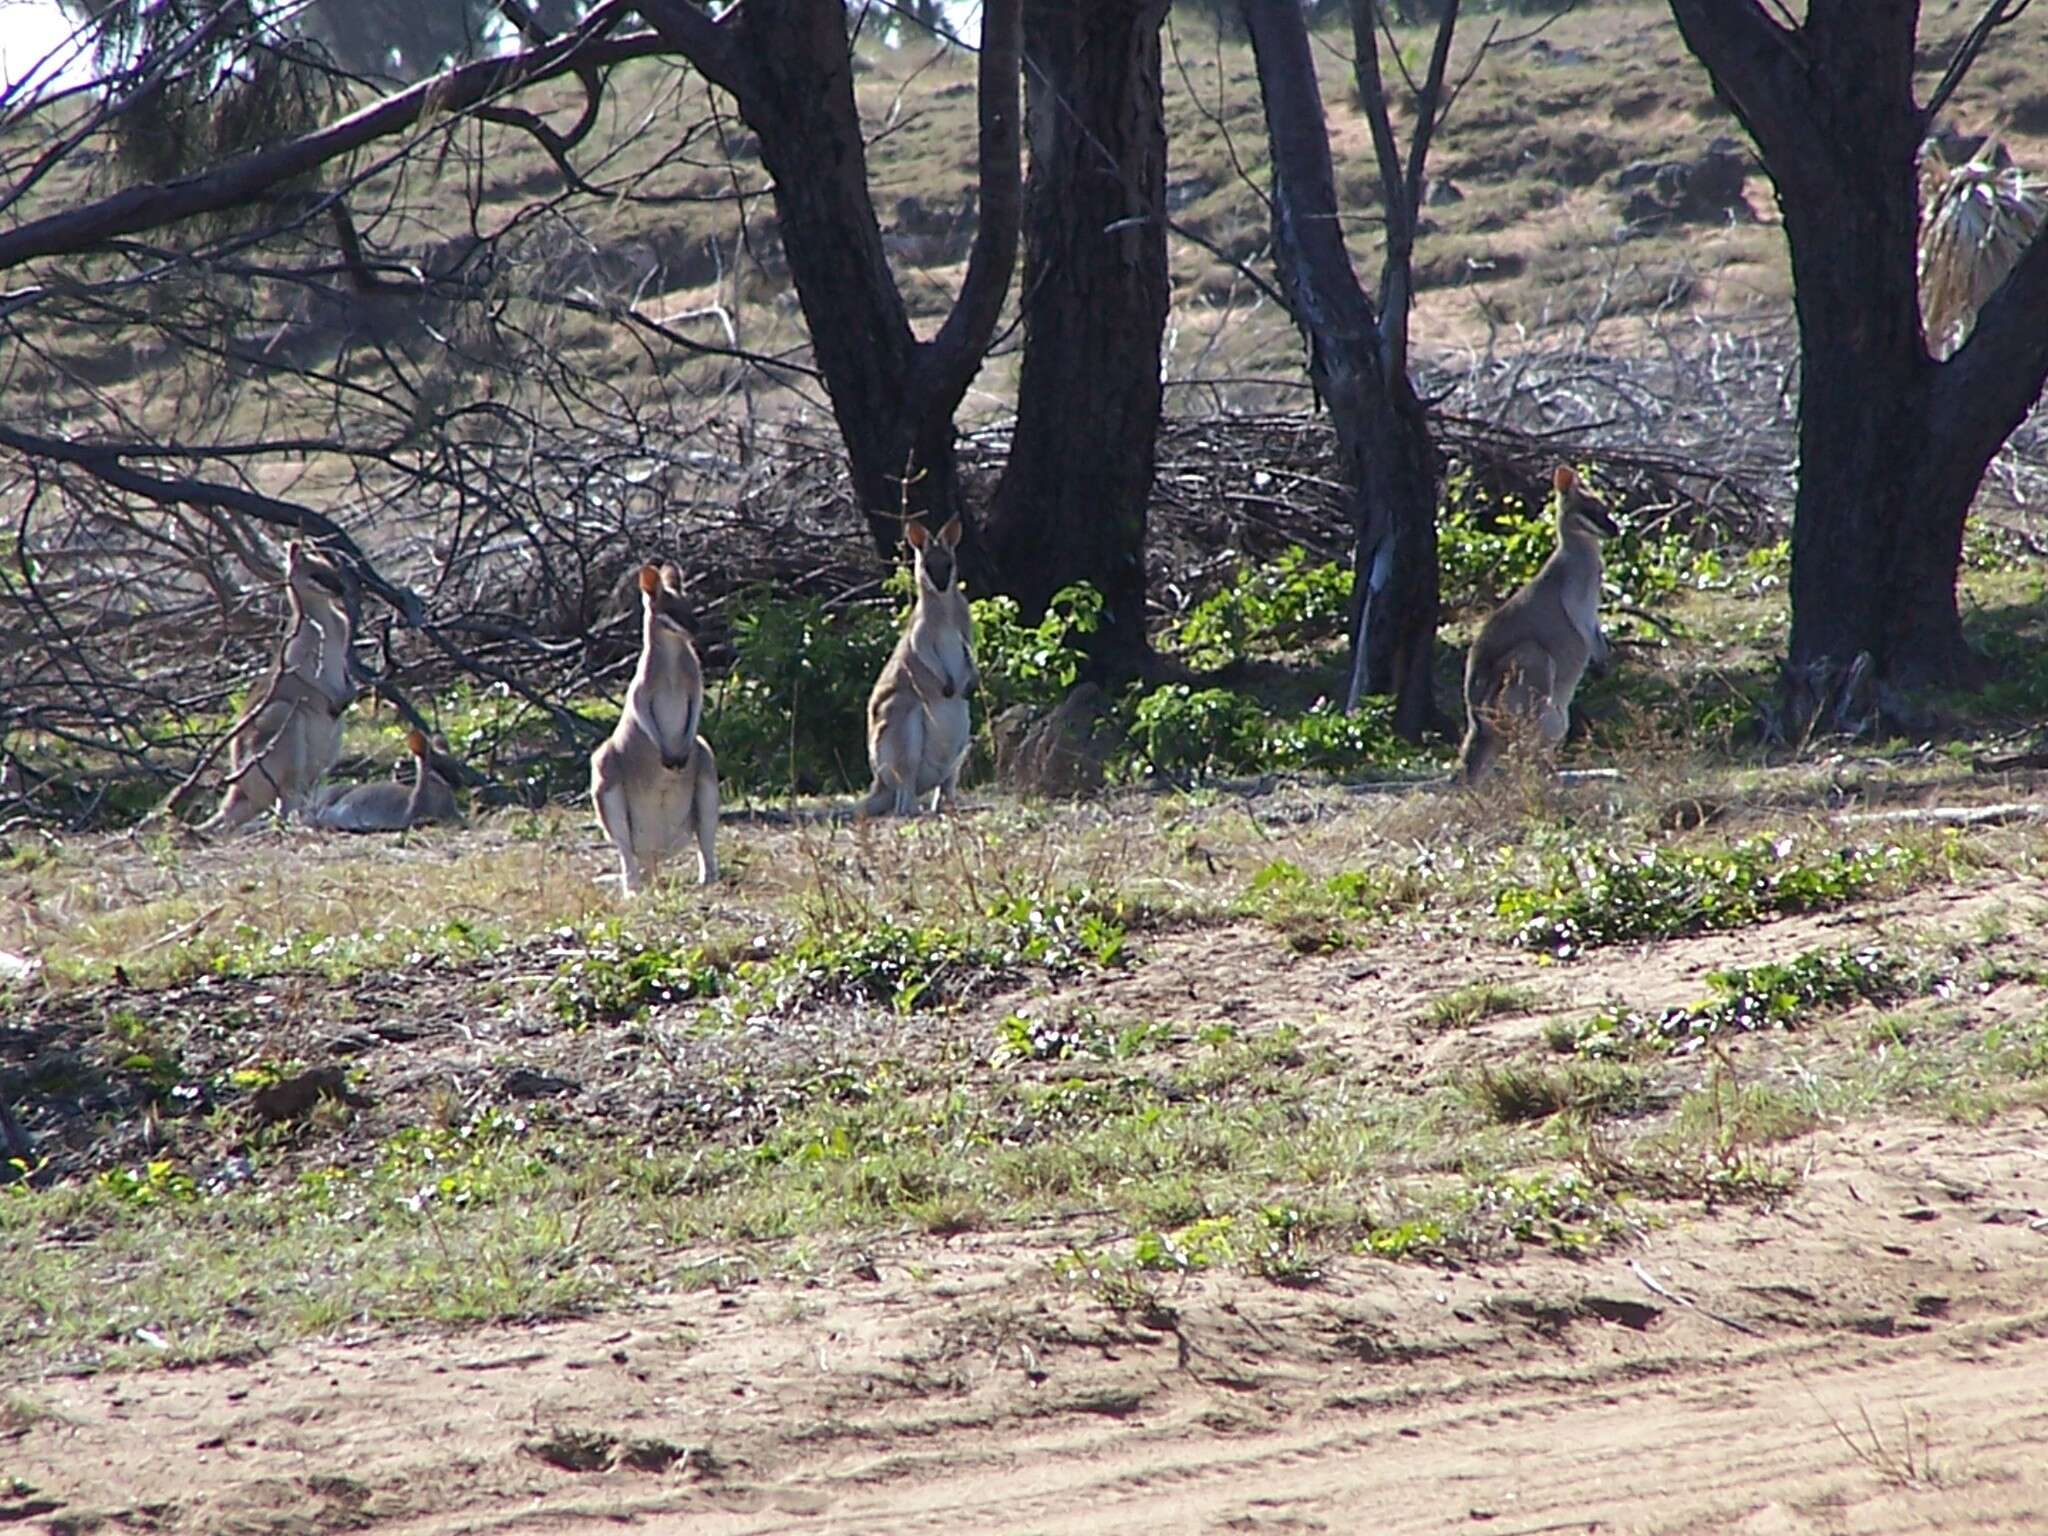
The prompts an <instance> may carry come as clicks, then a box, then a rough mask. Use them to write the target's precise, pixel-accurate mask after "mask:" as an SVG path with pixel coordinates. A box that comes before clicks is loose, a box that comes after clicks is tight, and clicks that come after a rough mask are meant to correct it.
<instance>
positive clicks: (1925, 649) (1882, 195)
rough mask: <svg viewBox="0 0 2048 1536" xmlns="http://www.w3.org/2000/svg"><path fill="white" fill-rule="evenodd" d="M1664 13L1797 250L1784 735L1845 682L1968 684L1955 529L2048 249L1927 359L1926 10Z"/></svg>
mask: <svg viewBox="0 0 2048 1536" xmlns="http://www.w3.org/2000/svg"><path fill="white" fill-rule="evenodd" d="M1671 8H1672V12H1673V14H1674V15H1675V16H1676V17H1677V19H1678V24H1679V28H1680V31H1681V32H1682V33H1683V34H1684V36H1685V40H1686V44H1687V46H1688V47H1690V48H1691V49H1692V51H1693V53H1694V54H1695V55H1697V56H1698V58H1699V59H1700V61H1701V62H1702V63H1703V64H1705V65H1706V67H1707V69H1708V72H1709V74H1710V75H1711V76H1712V77H1713V81H1714V88H1715V91H1716V92H1717V94H1719V95H1720V96H1721V97H1722V99H1723V100H1724V101H1726V102H1727V103H1728V104H1729V105H1730V106H1731V107H1733V108H1734V110H1735V112H1736V114H1737V115H1738V116H1739V117H1740V118H1741V119H1742V121H1743V124H1744V126H1745V127H1746V128H1748V130H1749V132H1750V135H1751V137H1752V138H1753V139H1755V141H1756V144H1757V148H1758V151H1759V153H1760V155H1761V157H1762V159H1763V163H1764V169H1765V170H1766V171H1767V172H1768V173H1769V175H1770V177H1771V180H1772V183H1773V185H1774V186H1775V187H1776V188H1777V193H1778V202H1779V205H1780V207H1781V208H1782V209H1783V211H1784V216H1785V237H1786V242H1787V244H1788V245H1789V247H1790V249H1791V256H1792V276H1793V286H1794V305H1795V308H1796V309H1797V311H1798V318H1799V350H1800V395H1799V491H1798V498H1797V501H1796V504H1795V507H1794V512H1793V524H1792V634H1791V641H1790V645H1789V647H1788V656H1787V665H1786V673H1785V680H1784V695H1785V705H1786V710H1785V713H1786V715H1787V716H1788V717H1789V718H1788V720H1787V722H1786V724H1787V726H1788V727H1789V733H1790V734H1799V733H1801V732H1804V731H1805V730H1807V729H1808V728H1809V727H1810V726H1811V724H1812V723H1813V720H1814V718H1815V716H1816V715H1817V714H1818V713H1819V712H1820V711H1822V710H1826V709H1829V708H1834V709H1835V711H1836V713H1837V714H1843V713H1846V712H1845V711H1843V710H1842V709H1841V703H1842V701H1841V700H1840V699H1839V697H1838V695H1839V693H1840V691H1841V688H1842V686H1843V680H1844V679H1863V678H1866V677H1867V679H1868V680H1869V681H1870V682H1871V683H1872V684H1873V685H1874V688H1875V692H1876V694H1877V696H1878V698H1879V700H1880V701H1882V700H1883V699H1884V698H1885V696H1886V695H1887V694H1895V693H1896V692H1897V691H1898V690H1903V689H1913V688H1925V687H1952V686H1958V685H1964V686H1968V685H1973V684H1975V683H1977V682H1980V681H1982V680H1983V677H1984V674H1985V664H1984V661H1983V659H1982V658H1981V657H1980V656H1979V655H1978V654H1977V653H1976V652H1974V651H1973V650H1972V649H1971V648H1970V646H1969V644H1968V642H1967V641H1966V639H1965V638H1964V635H1963V627H1962V619H1961V615H1960V613H1959V612H1958V609H1957V603H1956V581H1957V577H1958V575H1959V574H1960V572H1961V569H1962V548H1963V526H1964V522H1965V519H1966V518H1967V517H1968V514H1969V509H1970V505H1971V503H1972V502H1973V501H1974V499H1975V497H1976V493H1977V487H1978V485H1979V484H1980V483H1981V482H1982V480H1983V477H1984V472H1985V470H1986V468H1987V467H1988V466H1989V465H1990V462H1991V459H1992V457H1993V455H1995V454H1996V453H1997V452H1998V449H1999V447H2000V445H2001V444H2002V443H2003V442H2004V441H2005V439H2006V437H2007V436H2008V435H2010V433H2011V432H2012V430H2013V428H2014V427H2016V426H2017V425H2018V424H2019V422H2020V420H2021V419H2022V418H2023V417H2024V416H2025V414H2026V412H2027V410H2028V409H2029V408H2030V407H2031V405H2032V404H2033V402H2034V401H2035V400H2036V399H2038V398H2039V396H2040V393H2041V387H2042V382H2043V380H2044V378H2048V241H2043V240H2037V241H2036V242H2035V245H2034V247H2033V248H2032V249H2031V250H2030V251H2029V252H2028V253H2027V255H2026V256H2025V257H2024V258H2022V260H2021V262H2020V265H2019V266H2018V267H2017V268H2015V270H2014V271H2013V272H2012V274H2011V275H2010V276H2009V277H2008V279H2007V280H2006V283H2005V285H2004V286H2003V287H2002V288H2001V289H2000V290H1999V292H1998V293H1997V294H1996V295H1994V296H1993V298H1992V299H1991V300H1990V301H1989V302H1988V303H1987V304H1986V305H1985V307H1984V310H1983V312H1982V314H1980V316H1979V322H1978V327H1977V330H1976V332H1975V333H1974V334H1973V335H1972V337H1971V339H1970V341H1969V342H1968V343H1966V344H1965V346H1964V347H1963V348H1962V349H1961V350H1959V351H1958V352H1957V353H1956V354H1955V355H1954V356H1952V357H1951V358H1949V359H1948V360H1947V361H1946V362H1941V363H1937V362H1935V361H1934V360H1933V359H1932V358H1931V357H1930V356H1929V354H1928V351H1927V345H1926V340H1925V338H1924V335H1923V333H1922V327H1921V321H1920V296H1919V287H1918V279H1917V271H1916V256H1917V252H1916V242H1917V239H1918V233H1919V194H1918V168H1917V164H1916V157H1917V154H1918V151H1919V148H1920V143H1921V139H1922V136H1923V134H1924V133H1925V130H1926V126H1927V121H1928V114H1927V113H1926V112H1924V111H1923V110H1922V109H1921V108H1920V107H1919V106H1918V105H1916V103H1915V101H1914V98H1913V67H1914V55H1915V47H1916V35H1915V34H1916V30H1917V21H1918V13H1919V6H1918V4H1917V0H1810V3H1809V4H1808V6H1807V8H1806V20H1805V22H1804V23H1803V24H1802V25H1800V26H1798V27H1796V28H1791V27H1786V26H1784V25H1782V24H1781V23H1779V22H1778V21H1776V20H1775V19H1773V18H1772V17H1771V16H1770V15H1769V14H1767V13H1766V12H1765V11H1764V10H1763V9H1762V8H1761V7H1760V6H1758V5H1756V4H1755V3H1754V0H1735V3H1729V0H1671ZM1965 67H1967V61H1965ZM1957 78H1958V79H1959V78H1960V75H1959V74H1958V75H1957ZM1972 352H1974V353H1975V355H1974V356H1971V355H1970V354H1971V353H1972ZM1860 657H1867V658H1868V661H1867V662H1859V660H1858V658H1860Z"/></svg>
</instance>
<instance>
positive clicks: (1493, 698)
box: [1458, 465, 1620, 784]
mask: <svg viewBox="0 0 2048 1536" xmlns="http://www.w3.org/2000/svg"><path fill="white" fill-rule="evenodd" d="M1552 483H1553V484H1554V485H1555V487H1556V489H1557V549H1556V551H1555V552H1554V553H1553V554H1552V555H1551V557H1550V558H1549V559H1548V560H1546V561H1544V562H1543V569H1542V570H1540V571H1538V572H1537V573H1536V576H1535V578H1534V579H1533V580H1532V581H1531V582H1530V583H1529V584H1528V585H1527V586H1526V587H1524V588H1522V590H1521V591H1519V592H1517V593H1516V594H1515V595H1514V596H1513V597H1510V598H1509V599H1508V600H1507V601H1506V602H1504V603H1502V604H1501V605H1500V607H1499V608H1497V609H1496V610H1495V611H1494V613H1493V616H1492V617H1491V618H1489V619H1488V620H1487V621H1486V622H1485V623H1484V624H1483V625H1481V626H1480V629H1479V637H1478V638H1477V639H1476V640H1474V641H1473V642H1472V650H1471V652H1470V654H1468V655H1467V656H1466V658H1465V744H1464V745H1463V746H1462V747H1461V748H1459V751H1458V772H1459V775H1460V777H1462V778H1463V779H1464V781H1465V782H1466V783H1468V784H1471V783H1475V782H1477V780H1478V779H1479V778H1480V776H1481V775H1483V774H1484V773H1485V772H1486V770H1487V769H1488V768H1490V767H1491V766H1492V765H1493V760H1494V759H1495V758H1496V757H1498V756H1499V755H1500V750H1501V746H1502V738H1501V726H1502V725H1503V723H1504V722H1505V721H1506V720H1507V719H1509V718H1518V719H1526V720H1529V721H1532V722H1533V723H1534V724H1535V726H1536V728H1537V730H1538V731H1539V732H1540V733H1541V735H1542V737H1543V740H1544V741H1545V742H1546V743H1548V744H1549V745H1551V746H1555V745H1557V743H1559V742H1561V741H1563V740H1564V737H1565V732H1566V730H1567V729H1568V728H1569V727H1570V724H1571V703H1572V694H1573V693H1575V692H1576V691H1577V690H1578V686H1579V679H1580V678H1581V677H1582V676H1584V675H1585V672H1586V669H1587V667H1588V666H1589V665H1592V666H1597V667H1604V666H1605V664H1606V660H1607V637H1606V636H1605V635H1603V634H1602V633H1601V632H1600V539H1601V537H1602V535H1612V534H1615V533H1618V532H1620V530H1619V529H1618V528H1616V527H1615V526H1614V519H1612V518H1611V517H1609V516H1608V515H1607V509H1606V508H1605V507H1603V506H1601V505H1600V503H1598V502H1597V501H1595V500H1593V498H1592V497H1590V496H1588V495H1587V494H1586V492H1585V489H1584V487H1583V486H1582V485H1581V484H1580V483H1579V477H1578V476H1577V475H1576V474H1574V473H1573V472H1572V470H1571V468H1570V467H1569V466H1568V465H1560V466H1558V470H1557V474H1556V475H1555V476H1554V477H1553V480H1552Z"/></svg>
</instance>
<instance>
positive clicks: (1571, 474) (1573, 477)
mask: <svg viewBox="0 0 2048 1536" xmlns="http://www.w3.org/2000/svg"><path fill="white" fill-rule="evenodd" d="M1550 483H1551V484H1552V485H1554V486H1556V487H1557V492H1558V494H1559V495H1560V496H1562V495H1564V494H1565V493H1566V492H1568V491H1574V490H1577V489H1578V485H1579V474H1578V471H1577V470H1575V469H1573V468H1572V467H1571V465H1569V464H1560V465H1558V466H1557V473H1556V474H1554V475H1552V476H1551V477H1550Z"/></svg>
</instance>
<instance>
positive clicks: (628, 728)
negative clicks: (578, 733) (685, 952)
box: [590, 565, 718, 895]
mask: <svg viewBox="0 0 2048 1536" xmlns="http://www.w3.org/2000/svg"><path fill="white" fill-rule="evenodd" d="M640 604H641V634H640V665H639V666H638V668H636V669H635V670H634V673H633V681H632V682H631V683H630V684H629V685H628V686H627V688H626V707H625V711H624V712H623V713H622V714H621V715H620V716H619V723H618V725H617V726H615V727H614V728H613V730H612V734H611V739H610V740H608V741H606V742H605V743H604V745H603V746H601V747H599V748H598V749H597V751H595V752H594V753H592V754H591V757H590V798H591V801H592V803H593V804H594V805H595V806H596V807H597V819H598V821H599V823H600V824H602V825H603V827H604V830H605V835H606V836H608V837H609V838H610V839H611V840H612V846H613V847H615V848H617V849H618V851H619V882H620V884H621V885H622V886H623V887H624V889H625V892H626V894H627V895H631V894H632V893H633V892H635V891H638V890H640V889H641V888H642V887H643V886H645V885H649V884H652V883H653V881H654V880H655V879H656V878H657V877H658V876H659V874H660V872H661V861H662V860H663V859H665V858H666V857H668V855H669V854H671V853H673V852H675V851H676V850H677V849H679V848H680V847H682V846H683V844H684V843H685V842H686V841H687V840H688V839H689V838H690V837H691V836H693V835H694V836H695V838H696V842H697V883H698V884H699V885H705V884H709V883H710V882H711V881H713V880H716V879H717V878H718V852H717V849H716V848H715V847H714V846H713V839H714V835H715V834H716V832H717V830H718V760H717V759H716V758H715V757H713V756H712V753H711V747H710V744H709V743H708V742H706V741H705V740H704V738H703V737H702V736H700V735H698V734H697V726H698V723H699V722H700V721H701V720H702V719H703V717H704V671H703V668H702V667H701V666H700V665H699V664H698V661H697V651H696V648H695V647H694V646H692V645H691V643H690V632H689V628H688V625H687V620H686V617H685V609H684V605H683V601H682V573H681V572H680V571H678V570H677V569H676V568H675V567H674V566H673V565H670V566H665V567H661V568H659V569H657V568H656V567H654V566H652V565H644V566H642V567H641V568H640Z"/></svg>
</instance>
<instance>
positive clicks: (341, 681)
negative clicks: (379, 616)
mask: <svg viewBox="0 0 2048 1536" xmlns="http://www.w3.org/2000/svg"><path fill="white" fill-rule="evenodd" d="M285 594H286V603H287V610H288V611H287V614H286V619H285V629H284V635H283V638H282V639H281V640H280V642H279V645H278V652H277V658H276V660H275V661H274V662H273V663H272V665H271V669H270V672H269V674H268V675H267V676H266V677H265V679H264V681H263V683H262V684H261V685H260V686H259V688H258V689H257V692H256V699H257V703H256V704H255V706H254V707H253V708H252V709H251V710H250V712H249V713H248V714H247V715H245V716H244V718H243V719H242V721H241V722H240V723H239V724H238V725H237V727H236V729H235V734H234V737H233V739H232V740H231V741H230V743H229V750H228V770H229V771H228V779H227V790H226V793H225V794H223V795H222V797H221V803H220V809H219V810H217V811H216V812H215V813H214V815H213V817H212V819H211V820H210V821H208V822H207V823H206V828H207V829H209V830H224V829H232V828H235V827H239V826H242V825H244V824H246V823H247V822H249V821H251V820H253V819H255V818H256V817H257V816H260V815H262V814H263V812H265V811H267V810H269V809H271V808H272V807H273V806H280V807H282V808H283V809H284V810H285V811H287V812H292V811H297V810H299V809H300V808H302V807H303V806H304V805H305V804H306V803H307V802H308V801H309V800H310V799H311V798H312V796H313V794H314V791H315V790H316V789H317V788H318V786H319V783H320V780H321V779H322V778H324V777H325V776H326V774H327V770H328V769H330V768H332V767H333V766H334V759H335V758H336V757H337V756H338V755H339V754H340V751H341V716H342V713H343V712H344V711H345V710H346V709H347V708H348V706H349V704H350V703H351V702H353V700H354V698H355V687H354V684H353V683H352V682H351V681H350V678H349V653H350V649H351V647H352V646H353V644H354V638H355V633H354V624H353V621H352V620H351V618H350V614H349V602H348V588H347V583H346V581H345V579H344V577H343V576H342V573H341V571H340V569H339V568H338V567H336V566H335V565H334V564H332V563H331V562H330V561H328V560H326V559H324V558H322V557H321V556H319V555H317V554H314V553H313V552H311V551H310V550H309V549H308V548H307V547H306V546H305V545H303V544H301V543H298V542H297V541H294V542H293V543H292V544H290V545H289V546H288V547H287V548H286V551H285Z"/></svg>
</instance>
